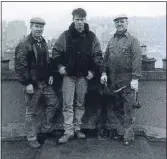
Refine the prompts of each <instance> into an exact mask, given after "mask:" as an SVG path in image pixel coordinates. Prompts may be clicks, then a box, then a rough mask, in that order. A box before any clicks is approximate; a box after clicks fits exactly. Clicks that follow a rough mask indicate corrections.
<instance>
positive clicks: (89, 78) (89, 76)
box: [86, 71, 94, 80]
mask: <svg viewBox="0 0 167 159" xmlns="http://www.w3.org/2000/svg"><path fill="white" fill-rule="evenodd" d="M93 76H94V74H93V73H92V72H91V71H88V76H87V77H86V79H87V80H91V79H92V78H93Z"/></svg>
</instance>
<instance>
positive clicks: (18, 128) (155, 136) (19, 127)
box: [1, 123, 166, 142]
mask: <svg viewBox="0 0 167 159" xmlns="http://www.w3.org/2000/svg"><path fill="white" fill-rule="evenodd" d="M53 129H54V130H63V129H62V125H59V124H57V125H56V124H55V125H54V127H53ZM82 129H91V130H93V129H96V126H95V125H92V124H82ZM134 131H135V134H136V135H140V136H144V137H145V138H146V139H147V140H148V141H154V142H166V129H163V128H157V127H152V126H146V125H136V126H135V127H134ZM9 136H10V137H9ZM20 140H26V136H25V125H24V123H10V124H8V125H6V126H3V127H2V138H1V141H20Z"/></svg>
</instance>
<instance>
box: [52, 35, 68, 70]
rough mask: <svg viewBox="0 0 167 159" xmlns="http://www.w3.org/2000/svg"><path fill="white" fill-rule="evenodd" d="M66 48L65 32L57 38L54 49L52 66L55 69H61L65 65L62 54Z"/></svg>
mask: <svg viewBox="0 0 167 159" xmlns="http://www.w3.org/2000/svg"><path fill="white" fill-rule="evenodd" d="M65 49H66V39H65V33H62V34H61V35H60V37H59V38H58V39H57V41H56V43H55V44H54V46H53V49H52V68H53V69H54V70H57V69H58V70H60V68H61V67H62V66H63V60H62V54H63V53H64V52H65Z"/></svg>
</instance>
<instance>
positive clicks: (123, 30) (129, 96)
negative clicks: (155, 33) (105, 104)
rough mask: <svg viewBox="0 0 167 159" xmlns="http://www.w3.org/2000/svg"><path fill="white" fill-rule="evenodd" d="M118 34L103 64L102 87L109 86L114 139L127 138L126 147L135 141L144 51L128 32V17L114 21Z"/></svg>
mask: <svg viewBox="0 0 167 159" xmlns="http://www.w3.org/2000/svg"><path fill="white" fill-rule="evenodd" d="M113 21H114V23H115V27H116V33H115V34H114V35H113V36H112V37H111V39H110V40H109V42H108V46H107V49H106V52H105V56H104V60H103V73H102V76H101V83H102V84H104V83H105V82H107V84H108V87H109V88H110V90H112V91H113V95H111V98H110V99H111V103H110V104H109V109H110V111H108V112H109V113H110V114H109V116H110V117H108V118H110V119H111V120H110V122H111V129H112V130H113V132H114V134H115V135H114V138H115V139H117V138H120V137H123V139H124V144H125V145H129V143H130V142H131V141H132V140H133V138H134V132H133V123H134V119H135V117H134V112H135V111H134V102H135V97H136V96H135V95H136V92H137V91H138V80H139V78H140V76H141V48H140V44H139V42H138V40H137V39H136V38H135V37H134V36H132V35H131V34H130V33H129V32H128V31H127V28H128V17H127V16H126V15H119V16H117V17H116V18H115V19H114V20H113Z"/></svg>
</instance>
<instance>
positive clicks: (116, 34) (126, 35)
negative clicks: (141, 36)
mask: <svg viewBox="0 0 167 159" xmlns="http://www.w3.org/2000/svg"><path fill="white" fill-rule="evenodd" d="M123 36H125V37H126V38H129V37H130V34H129V32H128V31H127V30H125V31H124V32H123V33H121V34H119V33H117V32H116V33H115V34H114V38H115V37H123Z"/></svg>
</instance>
